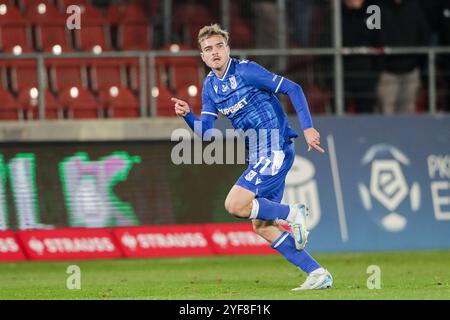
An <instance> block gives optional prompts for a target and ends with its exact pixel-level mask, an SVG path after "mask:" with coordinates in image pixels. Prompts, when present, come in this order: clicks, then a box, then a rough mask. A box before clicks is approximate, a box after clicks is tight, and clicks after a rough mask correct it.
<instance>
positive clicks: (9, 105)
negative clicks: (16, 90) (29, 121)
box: [0, 88, 24, 120]
mask: <svg viewBox="0 0 450 320" xmlns="http://www.w3.org/2000/svg"><path fill="white" fill-rule="evenodd" d="M0 101H1V103H0V120H22V119H23V118H24V115H23V110H22V107H21V105H20V103H19V102H17V101H16V99H15V98H14V96H13V95H12V94H11V92H9V91H7V90H5V89H2V88H0Z"/></svg>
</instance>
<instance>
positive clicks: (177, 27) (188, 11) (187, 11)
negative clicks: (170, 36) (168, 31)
mask: <svg viewBox="0 0 450 320" xmlns="http://www.w3.org/2000/svg"><path fill="white" fill-rule="evenodd" d="M192 17H195V18H194V19H193V18H192ZM172 21H173V31H174V32H175V33H177V34H180V35H181V36H182V37H183V42H184V43H187V44H190V45H191V46H196V45H197V36H198V31H199V30H200V28H202V27H203V26H205V25H209V24H212V23H216V22H217V19H216V18H215V17H214V16H213V15H212V14H211V12H210V10H209V9H208V7H206V6H203V5H201V4H196V3H186V4H182V5H178V6H177V7H176V9H175V12H174V14H173V19H172Z"/></svg>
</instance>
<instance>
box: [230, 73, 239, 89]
mask: <svg viewBox="0 0 450 320" xmlns="http://www.w3.org/2000/svg"><path fill="white" fill-rule="evenodd" d="M230 85H231V89H233V90H234V89H236V88H237V81H236V77H235V76H231V77H230Z"/></svg>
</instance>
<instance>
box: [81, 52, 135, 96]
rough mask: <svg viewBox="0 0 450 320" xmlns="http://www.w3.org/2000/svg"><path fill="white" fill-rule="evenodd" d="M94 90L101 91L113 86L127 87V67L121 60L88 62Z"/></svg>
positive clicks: (93, 60)
mask: <svg viewBox="0 0 450 320" xmlns="http://www.w3.org/2000/svg"><path fill="white" fill-rule="evenodd" d="M88 65H89V78H90V82H91V86H92V89H93V90H94V91H96V92H97V91H100V90H103V89H108V88H110V87H111V86H117V87H124V86H127V71H126V65H125V63H124V62H123V60H120V59H92V60H89V62H88Z"/></svg>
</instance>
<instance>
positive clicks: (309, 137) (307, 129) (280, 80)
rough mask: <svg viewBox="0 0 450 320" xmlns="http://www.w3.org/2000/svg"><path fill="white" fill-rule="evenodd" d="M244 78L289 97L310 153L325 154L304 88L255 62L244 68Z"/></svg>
mask: <svg viewBox="0 0 450 320" xmlns="http://www.w3.org/2000/svg"><path fill="white" fill-rule="evenodd" d="M242 74H243V77H244V78H245V79H246V80H247V81H249V82H250V83H251V84H252V85H254V86H255V87H257V88H259V89H262V90H266V91H269V92H273V93H283V94H287V95H288V96H289V99H290V100H291V102H292V104H293V105H294V108H295V111H296V112H297V115H298V119H299V121H300V125H301V127H302V130H303V134H304V136H305V140H306V143H307V144H308V151H311V150H312V148H314V149H316V150H317V151H319V152H325V150H324V149H322V148H321V147H320V134H319V132H318V131H317V130H316V129H315V128H314V126H313V121H312V118H311V113H310V111H309V107H308V102H307V101H306V97H305V94H304V93H303V90H302V87H301V86H300V85H299V84H297V83H295V82H293V81H291V80H289V79H286V78H284V77H281V76H279V75H276V74H273V73H271V72H269V71H268V70H266V69H265V68H263V67H262V66H260V65H259V64H257V63H255V62H249V63H246V64H244V65H243V66H242Z"/></svg>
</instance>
